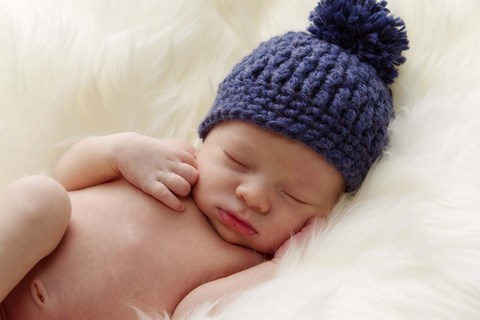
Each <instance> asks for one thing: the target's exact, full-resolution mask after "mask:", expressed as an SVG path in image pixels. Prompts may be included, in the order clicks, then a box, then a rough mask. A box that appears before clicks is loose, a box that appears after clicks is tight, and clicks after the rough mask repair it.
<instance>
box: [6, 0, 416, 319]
mask: <svg viewBox="0 0 480 320" xmlns="http://www.w3.org/2000/svg"><path fill="white" fill-rule="evenodd" d="M354 3H356V1H346V0H343V1H341V0H335V1H324V2H320V3H319V5H318V6H317V8H316V9H315V10H314V11H313V12H312V14H311V16H310V19H311V20H312V25H311V26H310V27H309V33H307V32H289V33H286V34H284V35H282V36H277V37H274V38H272V39H270V40H268V41H266V42H264V43H262V44H260V46H259V47H258V48H256V49H255V50H254V51H253V52H252V53H251V54H250V55H248V56H247V57H245V58H244V59H243V60H242V61H241V62H240V63H239V64H237V65H236V66H235V67H234V68H233V71H232V72H231V73H230V74H229V75H228V76H227V78H226V79H225V80H224V81H223V82H222V83H221V85H220V87H219V91H218V95H217V98H216V100H215V103H214V105H213V107H212V108H211V110H210V111H209V113H208V114H207V116H206V118H205V119H204V120H203V122H202V123H201V125H200V127H199V134H200V137H201V138H202V139H203V144H202V146H201V147H200V148H199V149H198V150H194V149H193V148H191V147H190V146H188V145H186V144H184V143H182V142H179V141H171V140H160V139H154V138H151V137H146V136H143V135H139V134H135V133H118V134H113V135H108V136H101V137H90V138H85V139H83V140H81V141H79V142H78V143H76V144H75V145H73V146H72V147H71V148H70V149H69V150H68V151H67V152H66V153H65V154H64V155H63V157H62V158H61V159H60V161H59V163H58V164H57V167H56V169H55V178H56V181H55V180H53V179H50V178H47V177H41V176H32V177H26V178H22V179H20V180H18V181H16V182H13V183H12V184H10V185H8V186H6V187H4V188H3V189H2V190H1V191H0V261H1V262H0V280H1V281H0V300H3V302H2V304H1V308H0V310H1V311H0V315H1V316H0V319H2V320H3V319H10V320H12V319H22V320H24V319H25V320H28V319H35V320H41V319H48V320H54V319H62V320H64V319H134V318H135V312H134V309H135V308H137V309H140V310H145V311H147V312H148V311H149V310H155V311H158V312H166V313H167V314H169V315H172V317H173V318H174V319H175V318H183V317H185V316H187V315H188V313H189V312H190V311H191V310H193V309H194V308H195V307H197V306H199V305H201V304H202V303H206V302H214V301H217V300H218V299H220V298H222V297H225V296H227V295H228V294H231V293H234V292H238V291H239V290H243V289H246V288H248V287H249V286H251V285H254V284H255V283H259V282H261V281H265V280H267V279H269V278H271V277H272V276H273V275H274V274H275V270H276V263H277V260H278V258H279V254H278V252H283V251H284V248H285V246H288V243H289V241H288V240H289V239H290V238H291V236H292V235H295V234H298V233H299V232H300V231H302V230H303V232H305V230H307V229H309V228H305V227H306V226H310V225H312V223H313V221H317V220H322V219H325V218H326V217H327V216H328V213H329V212H330V211H331V209H332V208H333V206H334V205H335V204H336V202H337V201H338V199H339V198H340V197H341V196H342V194H344V193H345V192H352V191H355V190H356V189H357V188H358V187H359V186H360V184H361V182H362V181H363V179H364V178H365V176H366V174H367V172H368V170H369V168H370V167H371V166H372V164H373V163H374V161H375V160H376V159H378V157H379V156H380V155H381V153H382V150H383V148H384V147H385V145H386V143H387V140H388V138H387V127H388V124H389V122H390V120H391V118H392V116H393V107H392V97H391V91H390V89H389V88H388V85H389V84H390V83H391V82H393V79H394V78H395V77H396V75H397V71H396V69H395V66H396V65H398V64H400V63H402V62H403V61H404V59H403V57H402V56H401V52H402V50H404V49H406V48H407V44H408V42H407V39H406V35H405V31H404V30H403V22H402V21H401V20H400V19H398V18H393V17H391V16H390V15H389V12H388V10H387V9H386V8H385V3H384V2H381V3H378V4H377V3H375V1H373V0H372V1H363V4H362V5H363V7H359V6H356V5H354ZM338 8H342V9H341V10H344V11H342V14H343V15H344V16H343V18H344V19H343V18H342V19H343V20H342V19H341V18H339V16H338V15H337V13H335V12H338V10H337V9H338ZM333 14H336V15H337V16H336V18H335V19H332V15H333ZM351 15H358V16H359V17H360V18H361V19H360V22H359V19H353V18H352V17H351ZM374 18H375V19H379V21H380V22H382V23H380V25H381V28H379V23H378V21H377V24H375V30H377V31H375V32H380V31H381V32H380V34H378V35H377V37H376V38H375V37H373V38H375V39H377V40H376V42H375V41H373V42H372V41H371V39H372V36H371V35H369V36H368V37H367V36H366V34H365V30H364V29H362V28H358V26H355V27H352V28H350V27H349V23H352V21H354V22H355V23H357V24H358V23H364V24H365V26H369V25H370V26H371V25H372V23H371V21H368V19H374ZM362 19H365V21H363V20H362ZM332 28H333V29H335V30H337V31H336V32H338V33H340V32H346V34H341V35H336V34H329V35H328V36H327V35H326V34H327V33H328V32H330V33H331V32H332ZM349 28H350V29H349ZM352 30H357V31H358V30H360V31H361V32H360V31H359V32H357V33H356V32H354V31H352ZM378 30H380V31H378ZM372 32H374V31H372ZM382 37H383V38H382ZM385 37H386V38H388V39H385ZM362 41H364V43H363V45H362V46H359V45H358V43H361V42H362ZM354 44H355V45H354ZM387 44H388V45H387ZM349 45H352V46H353V48H350V47H348V46H349ZM368 46H371V47H372V46H376V47H374V48H373V49H375V50H374V51H372V52H382V54H381V56H382V57H383V58H385V59H387V58H388V59H387V60H388V61H387V62H389V63H386V62H385V61H381V63H379V60H378V59H379V57H376V58H375V59H373V58H372V55H371V54H369V55H365V54H364V52H362V50H366V48H367V47H368ZM371 47H369V50H370V49H372V48H371ZM373 49H372V50H373ZM387 56H388V57H387ZM57 181H58V182H57ZM276 252H277V255H275V253H276ZM272 258H273V259H272Z"/></svg>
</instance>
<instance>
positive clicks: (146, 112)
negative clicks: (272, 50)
mask: <svg viewBox="0 0 480 320" xmlns="http://www.w3.org/2000/svg"><path fill="white" fill-rule="evenodd" d="M315 4H316V2H315V1H313V0H243V1H235V0H176V1H170V0H157V1H155V0H102V1H98V0H0V39H2V40H1V41H0V152H1V157H0V161H1V163H0V166H1V168H2V169H1V174H0V184H1V185H4V184H6V183H7V182H9V181H11V180H13V179H15V178H18V177H20V176H22V175H25V174H31V173H38V172H43V173H46V174H50V173H51V172H52V169H53V166H54V164H55V162H56V160H57V159H58V157H59V156H60V154H61V153H62V152H63V151H65V149H66V148H67V147H68V146H69V145H70V144H71V143H72V142H74V141H76V140H77V139H79V138H80V137H82V136H86V135H93V134H108V133H112V132H118V131H127V130H132V131H138V132H141V133H145V134H149V135H152V136H156V137H177V138H184V139H188V140H189V141H191V142H194V143H196V142H198V141H197V139H196V127H197V125H198V123H199V122H200V120H201V119H202V117H203V115H204V114H205V112H206V111H207V110H208V108H209V106H210V105H211V103H212V101H213V99H214V97H215V90H216V86H217V85H218V83H219V82H220V81H221V80H222V79H223V77H225V75H226V74H227V73H228V72H229V71H230V68H231V67H232V66H233V65H234V64H235V63H236V62H238V61H239V60H240V59H241V57H243V56H244V55H246V54H248V53H249V52H250V51H251V50H252V49H253V48H254V47H255V46H257V45H258V44H259V43H260V41H262V40H265V39H267V38H268V37H270V36H273V35H276V34H280V33H283V32H285V31H287V30H303V29H305V27H306V26H307V25H308V21H307V17H308V13H309V11H310V10H311V9H313V7H314V6H315ZM388 7H389V8H390V10H391V12H392V13H393V14H395V15H397V16H400V17H402V18H403V19H404V20H405V22H406V25H407V31H408V34H409V39H410V46H411V49H410V50H409V51H407V52H406V56H407V59H408V60H407V63H406V64H405V65H404V66H402V67H401V69H400V77H399V78H398V79H397V81H396V83H395V85H394V86H393V91H394V95H395V103H396V112H397V117H396V119H395V121H394V123H392V126H391V144H390V146H389V148H388V150H387V152H386V154H385V156H384V157H383V158H382V159H381V161H379V163H378V164H377V166H376V167H375V168H374V169H372V171H371V174H370V175H369V176H368V178H367V181H365V183H364V185H363V186H362V188H361V189H360V191H359V192H358V194H356V195H355V196H354V197H351V198H346V199H345V200H344V201H343V202H342V203H341V204H340V205H339V206H338V207H337V208H336V210H335V212H334V213H333V214H332V218H331V219H330V220H329V222H328V223H327V225H326V226H325V228H324V229H323V230H321V232H319V233H318V234H317V235H316V236H315V237H314V238H312V239H311V240H310V241H309V242H308V243H307V246H306V247H305V248H298V249H297V250H293V251H292V252H290V253H289V254H288V255H287V257H286V258H285V259H284V261H283V263H282V265H281V272H280V274H279V275H278V277H276V278H275V279H274V280H273V281H270V282H268V283H265V284H261V285H258V286H256V287H254V288H252V289H251V290H250V291H248V292H245V293H243V294H239V295H238V296H236V297H234V299H233V300H232V301H233V302H232V304H230V306H229V307H228V308H226V309H225V310H224V311H223V312H222V313H220V314H217V315H210V316H208V306H207V307H205V308H202V309H199V310H198V311H197V312H196V313H195V314H194V315H192V317H191V318H192V319H205V318H209V317H213V318H215V319H328V320H332V319H335V320H337V319H360V320H362V319H463V320H468V319H472V320H474V319H475V320H477V319H479V318H480V271H479V270H480V165H479V163H480V42H479V41H478V35H477V33H478V30H480V20H479V19H478V17H479V16H480V2H478V1H477V0H463V1H455V0H422V1H417V0H390V1H389V5H388Z"/></svg>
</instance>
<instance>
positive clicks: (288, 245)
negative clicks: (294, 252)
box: [272, 217, 324, 262]
mask: <svg viewBox="0 0 480 320" xmlns="http://www.w3.org/2000/svg"><path fill="white" fill-rule="evenodd" d="M323 222H324V219H323V218H319V217H313V218H310V219H308V221H307V222H306V223H305V225H304V226H303V227H302V228H301V229H300V231H299V232H297V233H296V234H295V235H293V236H292V237H290V238H289V239H288V240H287V241H285V243H284V244H282V245H281V246H280V248H278V249H277V251H276V252H275V256H274V257H273V260H272V261H273V262H279V261H280V259H282V258H283V257H284V256H285V254H286V253H287V252H288V251H289V250H291V249H292V248H294V247H295V246H298V245H302V244H305V243H306V242H307V241H308V240H309V239H310V237H312V236H313V233H314V232H315V230H318V226H319V225H320V224H322V223H323Z"/></svg>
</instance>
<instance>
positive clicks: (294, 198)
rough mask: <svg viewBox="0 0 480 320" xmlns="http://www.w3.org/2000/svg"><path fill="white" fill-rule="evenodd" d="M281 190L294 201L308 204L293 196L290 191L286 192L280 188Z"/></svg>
mask: <svg viewBox="0 0 480 320" xmlns="http://www.w3.org/2000/svg"><path fill="white" fill-rule="evenodd" d="M281 192H283V193H284V194H285V195H286V196H288V197H290V198H291V199H293V200H295V201H296V202H298V203H300V204H308V203H307V202H305V201H302V200H300V199H298V198H297V197H295V196H292V195H291V194H290V193H288V192H286V191H285V190H281Z"/></svg>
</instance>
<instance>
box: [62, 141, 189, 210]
mask: <svg viewBox="0 0 480 320" xmlns="http://www.w3.org/2000/svg"><path fill="white" fill-rule="evenodd" d="M122 176H123V177H124V178H125V179H127V180H128V181H129V182H130V183H132V184H133V185H135V186H136V187H138V188H139V189H141V190H143V191H144V192H145V193H147V194H150V195H152V196H154V197H155V198H157V199H158V200H160V201H162V202H163V203H164V204H166V205H167V206H169V207H171V208H172V209H175V210H182V209H183V204H182V203H181V201H180V200H179V199H178V198H177V196H176V195H178V196H187V195H188V194H189V193H190V190H191V186H192V185H193V184H195V182H196V180H197V177H198V174H197V170H196V169H195V156H194V149H193V148H191V147H189V146H187V145H186V144H184V143H181V142H178V141H174V140H160V139H155V138H151V137H147V136H143V135H140V134H136V133H130V132H126V133H117V134H112V135H107V136H98V137H89V138H85V139H83V140H80V141H79V142H78V143H76V144H75V145H73V146H72V147H71V148H70V149H69V150H68V151H67V152H66V153H65V154H64V155H63V157H62V158H61V159H60V161H59V163H58V164H57V167H56V169H55V178H56V179H57V180H58V181H60V182H61V183H62V184H63V185H64V186H65V188H67V190H76V189H81V188H85V187H89V186H93V185H97V184H100V183H104V182H108V181H112V180H115V179H118V178H120V177H122Z"/></svg>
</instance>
